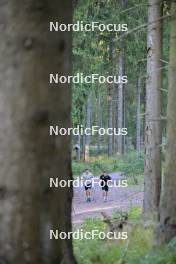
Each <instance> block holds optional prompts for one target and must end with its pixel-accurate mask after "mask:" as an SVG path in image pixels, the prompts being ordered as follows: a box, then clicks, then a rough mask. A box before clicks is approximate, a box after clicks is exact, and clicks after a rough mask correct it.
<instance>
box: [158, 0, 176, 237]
mask: <svg viewBox="0 0 176 264" xmlns="http://www.w3.org/2000/svg"><path fill="white" fill-rule="evenodd" d="M171 14H172V15H173V17H172V19H171V33H170V59H169V61H170V62H169V88H168V104H167V148H166V166H165V173H164V178H163V185H162V197H161V204H160V225H159V228H158V240H159V242H168V241H170V240H171V239H172V238H173V237H175V236H176V199H175V190H176V170H175V157H176V122H175V120H176V103H175V102H176V74H175V73H176V56H175V52H176V2H175V1H173V2H172V4H171Z"/></svg>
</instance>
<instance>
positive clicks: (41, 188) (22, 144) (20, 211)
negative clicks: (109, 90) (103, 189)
mask: <svg viewBox="0 0 176 264" xmlns="http://www.w3.org/2000/svg"><path fill="white" fill-rule="evenodd" d="M0 5H1V8H0V17H1V28H0V33H1V39H2V40H3V41H1V44H0V60H1V64H0V83H1V89H0V121H1V127H0V146H1V148H0V164H1V166H0V218H1V220H0V262H1V263H8V264H12V263H13V264H14V263H18V264H25V263H32V264H39V263H46V264H49V263H53V264H54V263H63V264H69V263H70V264H73V263H75V260H74V257H73V253H72V241H71V240H61V239H58V240H50V239H49V234H50V229H58V230H59V231H60V232H61V231H64V232H68V231H70V230H71V200H72V190H71V188H64V190H61V191H58V189H57V190H54V189H49V178H50V177H53V178H55V177H59V179H65V180H68V179H71V178H72V176H71V157H70V139H69V137H67V136H66V137H61V136H58V137H57V138H56V137H51V136H49V126H50V124H51V125H52V124H53V125H56V124H58V125H60V126H62V127H66V128H67V127H70V124H71V120H70V111H71V110H70V108H71V89H70V86H69V85H66V86H61V85H53V87H50V85H49V80H48V79H49V74H50V73H51V72H53V73H55V72H59V74H61V75H68V74H71V35H70V34H69V33H66V32H65V33H60V32H58V33H57V32H49V21H51V20H58V21H59V22H60V23H63V22H64V23H66V24H67V23H71V21H72V3H71V1H70V0H65V1H64V2H63V1H56V0H54V1H51V2H49V1H40V0H38V1H35V0H30V1H10V0H6V1H3V2H2V3H1V4H0ZM65 98H66V100H65ZM63 102H64V103H63Z"/></svg>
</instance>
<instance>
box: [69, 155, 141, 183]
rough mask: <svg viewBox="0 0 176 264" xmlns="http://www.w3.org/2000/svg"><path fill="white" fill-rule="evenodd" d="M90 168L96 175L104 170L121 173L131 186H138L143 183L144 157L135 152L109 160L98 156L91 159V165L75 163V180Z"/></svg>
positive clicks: (73, 166)
mask: <svg viewBox="0 0 176 264" xmlns="http://www.w3.org/2000/svg"><path fill="white" fill-rule="evenodd" d="M86 168H89V169H90V170H91V171H92V173H93V174H94V175H96V176H97V175H100V174H101V173H102V171H103V170H106V171H107V172H109V173H111V172H121V173H123V174H124V175H125V176H127V177H128V183H129V184H130V185H137V184H140V183H141V182H143V171H144V155H143V153H141V154H140V155H139V154H138V153H136V152H135V151H131V152H130V153H128V154H126V155H124V156H123V157H120V156H116V157H111V158H108V157H107V156H96V157H92V158H91V159H90V162H89V163H84V162H80V163H77V162H75V161H73V163H72V169H73V175H74V178H77V177H79V176H80V175H81V174H82V173H83V171H84V170H85V169H86Z"/></svg>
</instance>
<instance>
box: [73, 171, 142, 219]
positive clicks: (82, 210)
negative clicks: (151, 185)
mask: <svg viewBox="0 0 176 264" xmlns="http://www.w3.org/2000/svg"><path fill="white" fill-rule="evenodd" d="M110 175H111V178H112V179H113V180H116V181H119V180H122V179H124V178H123V177H122V176H121V175H120V173H111V174H110ZM95 178H97V177H95ZM97 179H98V178H97ZM142 201H143V191H142V187H141V186H130V187H120V188H119V187H111V188H109V196H108V200H107V202H104V201H103V199H102V192H101V188H100V187H99V184H98V183H97V184H95V186H94V188H93V189H92V201H91V203H87V202H86V197H85V192H84V188H81V187H77V188H74V199H73V211H72V221H73V224H81V223H83V221H84V219H85V218H92V217H101V212H102V211H104V212H106V213H108V214H112V212H113V211H115V210H122V211H127V210H129V208H130V207H133V206H142Z"/></svg>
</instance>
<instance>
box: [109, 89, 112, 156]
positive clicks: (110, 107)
mask: <svg viewBox="0 0 176 264" xmlns="http://www.w3.org/2000/svg"><path fill="white" fill-rule="evenodd" d="M112 110H113V108H112V85H111V84H109V85H108V128H112V127H113V112H112ZM112 155H113V135H108V156H109V157H111V156H112Z"/></svg>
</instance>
